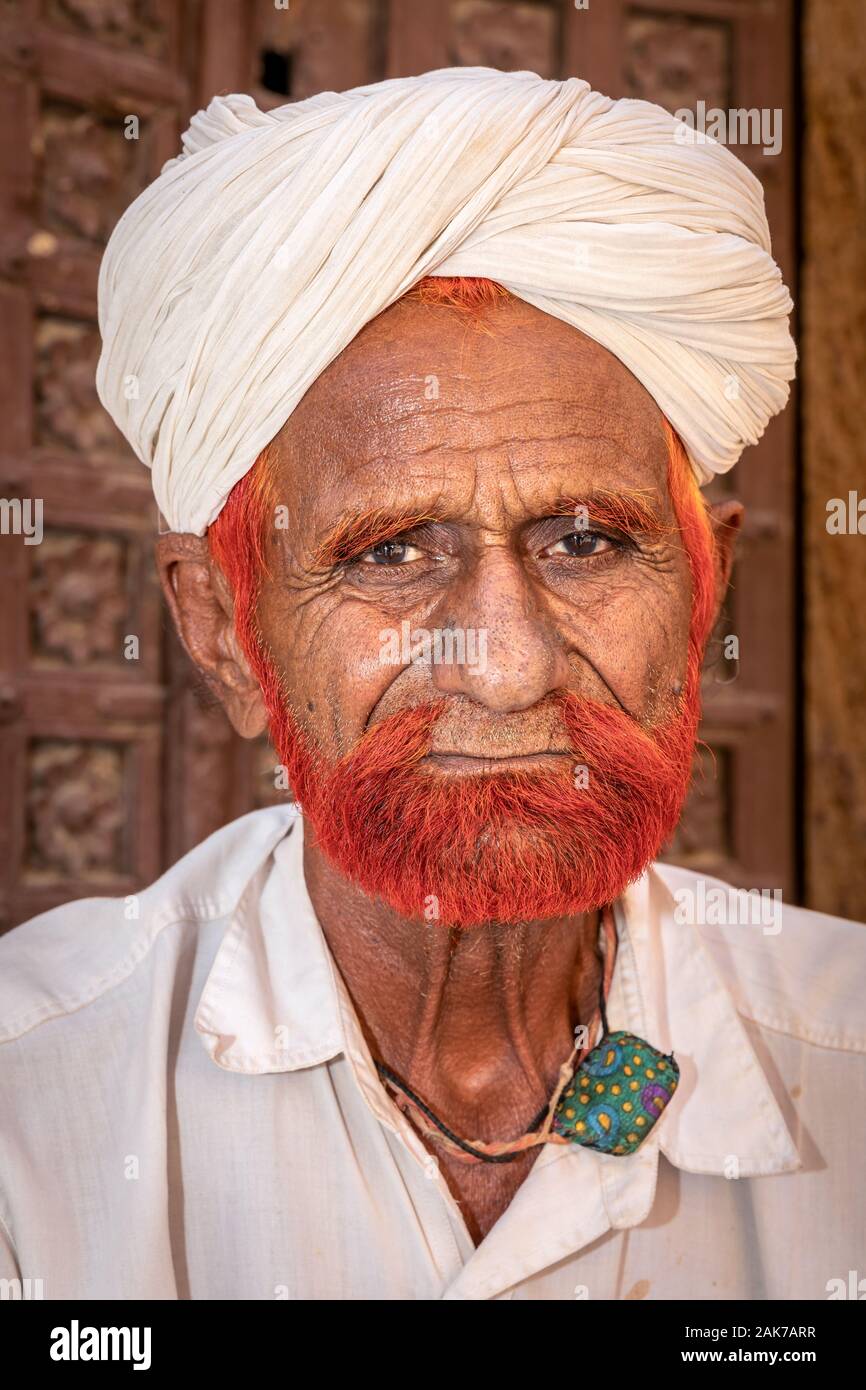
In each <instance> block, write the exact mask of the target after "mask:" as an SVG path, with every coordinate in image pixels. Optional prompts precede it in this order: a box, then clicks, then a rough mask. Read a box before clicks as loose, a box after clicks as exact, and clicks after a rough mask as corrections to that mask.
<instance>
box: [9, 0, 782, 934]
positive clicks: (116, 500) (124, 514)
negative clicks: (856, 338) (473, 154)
mask: <svg viewBox="0 0 866 1390" xmlns="http://www.w3.org/2000/svg"><path fill="white" fill-rule="evenodd" d="M0 25H2V29H0V36H2V40H3V43H2V51H3V59H2V62H3V70H2V82H0V90H2V100H3V103H4V107H3V116H4V118H5V119H4V120H3V124H2V132H0V142H2V143H0V150H2V153H0V160H2V174H3V177H2V187H0V197H2V208H0V296H2V308H3V313H2V319H0V341H2V345H3V346H2V352H3V359H2V372H0V390H2V391H3V392H4V393H5V394H4V402H3V405H4V409H3V420H4V424H5V427H6V428H5V437H4V440H3V443H2V449H0V501H5V502H6V503H9V504H11V503H13V502H14V500H15V498H18V499H19V501H20V503H24V502H26V501H27V500H28V499H29V500H30V501H31V502H32V501H34V500H36V499H42V500H43V503H44V536H43V539H42V542H41V544H38V545H36V544H29V543H26V538H25V537H24V536H23V535H20V534H19V535H16V534H9V535H2V536H0V565H2V570H0V579H2V581H3V589H2V594H3V603H2V608H0V789H2V795H3V798H4V802H3V810H2V814H0V859H2V881H0V918H2V922H3V923H4V924H5V925H9V924H10V923H13V922H16V921H19V920H21V919H22V918H24V917H27V916H30V915H31V914H32V913H34V912H36V911H39V910H41V909H42V908H44V907H47V906H50V905H52V904H54V903H57V902H62V901H65V900H67V899H69V898H72V897H76V896H82V895H85V894H86V895H91V894H98V893H112V894H125V893H132V892H134V890H135V889H136V888H138V887H140V886H142V885H143V884H145V883H147V882H148V881H149V880H150V879H152V878H153V877H154V875H155V874H156V873H157V872H159V871H160V869H161V868H163V867H164V866H166V865H167V864H169V863H171V862H173V861H174V860H175V859H176V858H178V856H179V855H180V854H182V853H184V852H185V850H187V849H188V848H190V847H191V846H192V845H193V844H195V843H197V842H198V841H199V840H200V839H202V838H203V837H204V836H205V835H206V834H208V833H209V832H210V831H212V830H214V829H216V828H217V827H218V826H219V825H221V824H223V823H224V822H225V821H226V820H229V819H231V818H232V817H233V816H236V815H239V814H241V813H242V812H244V811H246V810H249V809H252V807H254V806H256V805H262V804H265V803H266V802H268V801H270V800H272V799H274V798H275V797H276V796H277V793H276V792H275V790H274V779H273V763H274V758H273V754H272V753H271V751H270V750H269V748H268V746H267V744H266V743H265V742H264V741H260V742H258V743H256V744H253V745H250V744H247V743H244V742H243V741H242V740H240V739H237V738H236V737H235V736H234V734H233V733H232V732H231V730H230V728H229V726H228V724H227V722H226V720H225V719H224V717H223V716H222V714H221V713H220V711H219V710H217V709H214V708H213V706H212V704H210V703H209V702H208V700H207V698H206V696H205V695H204V693H203V691H202V689H201V686H200V683H197V681H196V679H195V676H194V674H193V672H192V671H191V669H190V666H189V663H188V661H187V660H186V658H185V657H184V656H183V654H182V652H181V651H180V649H179V647H178V645H177V642H176V640H175V639H174V638H173V636H172V634H171V633H170V632H169V631H168V627H167V623H166V620H165V618H164V616H163V614H162V609H161V606H160V600H159V597H158V595H157V591H156V583H155V577H154V569H153V563H152V558H151V551H152V538H153V534H154V532H155V529H156V515H155V511H154V507H153V503H152V499H151V494H150V488H149V479H148V476H147V474H146V472H145V470H144V469H142V468H141V465H140V464H138V463H137V462H136V461H135V460H134V459H132V458H131V456H130V453H129V450H128V449H127V448H126V446H125V445H124V443H123V441H122V439H120V437H119V436H118V434H117V432H116V431H115V430H114V428H113V426H112V425H111V422H110V421H109V420H108V419H107V417H106V416H105V415H104V413H103V412H102V411H101V410H100V408H99V405H98V402H97V400H96V395H95V390H94V387H93V371H94V367H95V363H96V358H97V355H98V335H97V332H96V325H95V287H96V273H97V267H98V263H99V255H100V251H101V247H102V245H103V244H104V241H105V238H106V236H107V234H108V232H109V231H110V229H111V226H112V225H113V223H114V221H115V220H116V217H117V215H118V214H119V212H120V211H121V210H122V208H123V207H124V206H125V205H126V203H127V202H128V201H129V200H130V199H131V198H132V196H133V195H134V194H135V193H136V192H137V191H138V189H140V188H141V187H143V186H144V185H145V184H146V183H147V182H148V181H149V180H150V179H151V178H152V177H153V176H154V175H155V173H156V172H157V171H158V169H159V167H160V165H161V164H162V162H163V160H164V159H166V158H168V157H169V156H170V155H171V154H173V153H175V152H176V148H177V139H178V135H179V131H180V130H181V129H182V128H183V125H184V124H185V123H186V121H187V120H188V118H189V115H190V114H191V112H192V111H194V110H195V109H196V108H197V107H199V106H201V105H203V104H205V103H206V102H207V101H208V100H209V99H210V97H211V96H212V95H213V94H214V93H216V92H226V91H249V92H251V93H252V94H253V95H254V96H255V97H256V99H257V101H258V102H259V103H260V104H261V105H265V106H266V105H275V104H279V103H281V102H284V101H286V100H288V99H293V98H294V99H297V98H300V97H303V96H308V95H310V94H312V93H313V92H316V91H321V90H323V89H328V88H330V89H337V90H339V89H340V88H345V87H348V86H352V85H357V84H359V83H363V82H368V81H375V80H377V79H379V78H382V77H386V76H401V75H407V74H411V73H417V72H423V71H425V70H427V69H430V68H435V67H442V66H447V65H452V64H487V65H492V66H496V67H501V68H505V69H514V68H530V69H533V70H534V71H536V72H539V73H541V74H542V75H543V76H548V77H562V76H569V75H579V76H581V77H585V78H587V79H588V80H589V81H590V82H591V83H592V85H593V86H594V87H596V88H598V89H599V90H601V91H604V92H607V93H609V94H610V95H611V96H622V95H633V96H642V97H647V98H648V99H650V100H653V101H659V102H661V103H662V104H663V105H665V106H667V107H668V108H669V109H672V110H677V109H680V108H689V109H691V110H694V109H695V106H696V102H697V101H698V100H701V99H702V100H703V101H704V102H705V103H706V105H707V107H708V108H709V107H717V108H720V109H722V110H728V109H729V108H732V107H756V108H767V107H769V108H781V109H782V110H783V113H784V119H785V121H786V122H787V127H786V137H790V133H791V132H792V130H793V126H794V124H795V122H794V113H793V110H792V106H791V101H792V80H793V79H792V73H793V60H792V45H793V38H794V33H793V17H792V0H762V3H761V4H760V5H754V4H751V3H750V2H749V0H662V3H648V2H647V0H630V2H629V3H627V2H626V0H591V3H590V4H589V6H588V8H581V7H580V6H578V5H575V4H574V3H572V0H549V2H548V3H545V2H544V0H531V2H530V0H450V2H449V0H425V3H423V4H421V3H419V2H418V0H367V2H366V3H359V0H291V3H290V4H289V5H288V6H287V7H286V6H283V5H281V4H278V3H274V2H273V0H207V3H195V2H194V0H190V3H186V4H184V3H179V2H178V3H172V0H120V3H118V0H87V3H85V0H42V3H41V4H37V3H36V0H30V2H29V3H28V0H20V3H17V4H16V3H14V2H13V3H6V4H5V5H4V7H3V10H2V19H0ZM130 116H133V117H136V118H137V124H136V125H134V126H133V127H132V128H131V127H130V123H129V121H128V119H127V118H128V117H130ZM737 153H738V154H739V155H740V156H741V157H743V158H745V159H746V161H747V163H749V165H750V166H751V167H752V168H753V169H754V170H755V172H756V173H757V174H758V175H759V177H760V178H761V179H762V181H763V183H764V187H765V190H766V196H767V208H768V214H769V218H770V225H771V229H772V233H773V242H774V250H775V253H776V256H777V259H778V260H779V262H780V264H781V266H782V269H783V273H784V275H785V278H786V281H787V283H788V284H789V285H790V286H791V287H792V289H794V290H795V286H794V283H793V277H794V250H793V213H792V204H793V189H794V153H795V152H794V150H793V147H792V144H791V139H790V138H786V139H785V140H784V141H783V145H782V150H781V152H780V153H779V154H777V155H774V156H766V155H763V154H762V153H761V152H760V149H759V148H756V147H754V146H743V147H740V148H738V149H737ZM731 485H732V486H733V488H734V489H735V491H736V494H737V495H738V496H740V497H742V499H743V500H744V501H745V502H746V504H747V507H748V511H749V521H748V523H747V527H746V535H745V544H744V546H743V549H742V554H741V557H740V559H739V561H738V564H737V568H736V574H735V582H734V588H733V594H732V598H731V602H730V604H729V607H728V611H727V613H726V614H725V616H724V619H723V621H722V624H721V625H720V628H719V637H718V640H717V645H716V650H715V655H716V657H717V659H716V660H715V661H714V662H713V661H711V663H710V666H709V669H708V672H707V677H706V683H705V684H706V718H705V721H704V729H703V733H704V738H705V739H706V742H707V744H708V745H709V750H711V752H710V751H706V752H704V753H703V754H702V755H701V757H700V758H699V763H700V764H701V765H702V766H703V768H704V769H705V771H704V775H703V776H702V777H699V780H698V783H697V785H696V788H695V793H694V794H693V796H692V798H691V800H690V803H689V807H688V809H687V812H686V815H685V817H684V819H683V823H682V826H681V828H680V831H679V834H678V837H677V840H676V843H675V844H674V845H673V846H672V849H671V855H670V857H672V858H674V859H677V860H679V861H680V862H688V863H691V864H693V865H694V866H696V867H699V868H702V869H704V870H706V871H708V872H710V873H716V874H719V875H720V876H722V877H728V878H730V879H731V880H732V881H734V882H737V883H742V884H744V885H745V886H749V887H778V888H781V889H782V890H783V892H784V893H785V894H786V895H787V896H791V895H793V894H794V893H795V892H796V890H797V888H798V886H799V885H798V884H797V882H796V876H795V873H794V858H795V848H796V840H795V831H794V826H795V824H796V821H795V815H796V811H797V806H796V802H795V791H796V788H795V784H794V765H795V764H794V751H795V749H794V739H795V726H794V710H795V675H794V624H793V607H794V567H793V554H794V522H793V516H794V507H793V495H794V449H793V412H792V411H791V410H789V411H788V412H786V414H784V415H783V416H782V417H780V418H778V419H777V420H775V421H774V422H773V423H772V425H771V426H770V428H769V430H768V432H767V435H766V437H765V439H764V440H763V441H762V442H761V444H760V445H759V446H758V447H757V448H756V449H753V450H751V451H749V453H748V454H747V456H746V458H745V460H744V462H743V464H742V466H740V467H739V468H737V469H736V470H735V473H734V478H733V480H732V483H731ZM725 486H726V485H725V483H724V482H722V483H720V484H719V485H717V487H716V491H717V492H720V493H722V494H724V491H725ZM5 514H6V515H8V516H9V517H11V518H12V519H14V517H13V513H12V512H11V511H10V510H9V509H8V508H7V512H6V513H5ZM22 515H23V512H22ZM5 529H9V528H8V527H6V528H5ZM13 595H14V598H13V597H12V596H13ZM727 635H734V636H736V637H737V639H738V644H739V662H738V663H733V662H731V661H729V660H727V659H725V658H724V656H723V654H722V653H723V651H724V644H723V640H722V639H724V637H726V636H727ZM130 638H132V639H135V641H133V642H130V641H129V639H130ZM713 761H714V763H715V770H713V768H712V766H711V764H712V762H713Z"/></svg>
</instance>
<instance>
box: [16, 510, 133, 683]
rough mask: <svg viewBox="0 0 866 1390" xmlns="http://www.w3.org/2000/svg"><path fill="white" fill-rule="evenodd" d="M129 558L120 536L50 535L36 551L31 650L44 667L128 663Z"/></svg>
mask: <svg viewBox="0 0 866 1390" xmlns="http://www.w3.org/2000/svg"><path fill="white" fill-rule="evenodd" d="M127 610H128V600H127V554H126V547H125V544H124V542H123V541H122V540H120V539H118V538H117V537H115V536H94V535H90V534H88V533H77V532H61V531H49V532H46V534H45V536H44V537H43V539H42V544H41V545H37V546H33V558H32V560H31V572H30V632H31V645H32V648H33V652H34V655H35V656H36V658H37V660H41V661H42V663H43V664H44V662H45V661H48V662H50V663H52V664H55V665H56V664H69V665H72V666H83V665H86V664H88V663H91V662H94V661H103V662H104V661H112V662H120V661H122V659H123V650H122V642H123V636H124V627H123V619H124V617H125V616H126V614H127Z"/></svg>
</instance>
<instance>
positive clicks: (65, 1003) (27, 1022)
mask: <svg viewBox="0 0 866 1390" xmlns="http://www.w3.org/2000/svg"><path fill="white" fill-rule="evenodd" d="M117 901H120V900H119V899H118V900H117ZM194 901H195V900H194ZM197 901H198V906H199V907H201V906H203V904H204V901H205V900H197ZM233 905H234V904H233ZM191 907H192V903H183V904H174V903H173V904H171V905H170V906H166V907H164V908H163V909H162V912H158V913H157V915H156V920H155V921H154V922H152V923H151V925H150V928H149V931H148V933H147V935H146V936H144V937H142V936H138V937H136V939H135V941H134V942H133V944H132V946H131V947H130V949H129V951H128V952H127V954H126V955H125V956H124V957H123V959H122V960H120V961H119V962H118V963H117V965H116V966H115V967H114V969H113V970H112V971H111V972H110V973H109V974H108V975H106V976H104V977H102V978H101V979H99V980H98V981H97V982H96V983H95V984H93V983H90V982H89V983H88V985H87V986H86V987H85V988H84V989H83V990H82V991H81V994H80V995H79V996H78V997H76V998H74V999H58V998H55V999H51V1000H49V1001H48V1002H47V1003H42V1004H41V1005H39V1006H38V1007H37V1008H34V1009H31V1010H29V1011H28V1012H26V1013H24V1014H19V1015H17V1016H16V1017H14V1018H12V1019H10V1020H9V1022H8V1023H6V1024H3V1025H0V1046H2V1045H3V1043H7V1042H15V1041H16V1039H18V1038H20V1037H22V1036H23V1034H25V1033H30V1032H32V1031H33V1029H34V1028H38V1027H39V1026H40V1025H41V1024H43V1023H50V1022H51V1021H52V1020H53V1019H55V1018H67V1017H68V1016H69V1015H70V1014H74V1013H77V1012H78V1011H79V1010H80V1009H85V1008H87V1007H88V1006H89V1005H90V1004H94V1003H96V1001H97V1000H98V999H101V998H102V996H103V995H104V994H107V993H108V992H109V991H110V990H112V989H114V988H116V986H117V985H119V984H122V983H123V981H124V980H126V979H128V978H129V976H130V975H131V974H132V973H133V971H134V970H135V968H136V967H137V966H138V965H140V964H141V962H142V961H143V960H145V959H146V957H147V956H148V955H149V954H150V951H151V949H152V947H153V945H154V943H155V942H156V940H157V939H158V937H159V936H160V935H161V934H162V932H164V931H165V930H166V929H167V928H169V927H174V926H178V925H181V924H182V925H184V926H201V925H203V924H204V923H207V922H218V921H219V920H220V918H221V917H224V916H226V914H227V912H229V911H231V907H226V905H225V903H224V902H221V903H213V901H211V902H210V907H211V911H210V912H208V913H207V914H205V913H202V912H200V911H199V912H196V911H190V910H189V909H190V908H191ZM184 908H186V909H187V910H186V911H184V910H182V909H184ZM220 909H222V910H220ZM161 919H162V920H161Z"/></svg>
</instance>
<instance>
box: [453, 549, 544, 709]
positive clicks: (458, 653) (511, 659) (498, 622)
mask: <svg viewBox="0 0 866 1390" xmlns="http://www.w3.org/2000/svg"><path fill="white" fill-rule="evenodd" d="M439 612H440V613H441V614H443V615H445V614H446V613H447V617H445V616H443V619H442V620H443V623H444V628H445V630H444V632H443V634H442V637H443V640H442V642H441V647H440V650H439V651H438V652H435V648H434V652H435V654H434V658H433V664H432V675H433V685H434V688H435V689H436V691H437V692H438V693H440V694H442V695H456V694H459V695H466V696H468V698H469V699H472V700H476V701H477V702H478V704H480V705H484V706H486V708H487V709H490V710H494V711H496V712H497V713H501V714H504V713H507V712H508V711H510V710H522V709H529V708H530V707H531V706H532V705H535V704H537V703H538V701H539V700H542V699H543V698H544V697H545V696H546V695H549V694H550V693H551V691H554V690H557V689H561V688H562V687H564V686H566V685H567V683H568V678H569V667H568V661H567V658H566V651H565V647H564V644H563V642H562V640H561V638H560V637H559V635H558V633H557V631H556V626H555V623H554V621H553V616H552V614H551V613H550V612H549V610H548V609H547V606H546V604H545V602H544V596H543V594H541V593H539V592H538V590H537V588H536V586H535V585H534V584H533V583H532V580H531V578H530V576H529V575H528V574H527V573H526V571H525V569H524V567H523V565H522V564H521V561H520V559H519V557H518V556H516V555H514V554H512V553H511V552H510V551H508V550H506V549H505V548H504V547H503V548H500V547H496V548H491V549H489V550H488V551H486V552H485V553H484V554H483V555H482V556H481V557H480V558H479V559H478V560H476V561H475V563H474V565H473V566H472V569H471V570H470V571H465V572H464V573H463V574H462V575H461V577H460V578H459V580H457V581H456V582H455V584H454V586H453V587H452V588H451V589H449V592H448V595H447V596H446V598H445V599H444V601H443V603H442V604H441V605H440V608H439ZM449 629H450V630H451V632H450V635H449ZM437 657H438V658H439V659H437Z"/></svg>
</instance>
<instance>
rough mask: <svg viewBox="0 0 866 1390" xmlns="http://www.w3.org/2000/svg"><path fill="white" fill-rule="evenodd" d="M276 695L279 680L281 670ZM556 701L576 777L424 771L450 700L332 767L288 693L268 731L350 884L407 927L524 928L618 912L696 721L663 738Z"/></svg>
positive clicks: (668, 800)
mask: <svg viewBox="0 0 866 1390" xmlns="http://www.w3.org/2000/svg"><path fill="white" fill-rule="evenodd" d="M268 684H269V686H270V689H271V691H272V692H276V691H277V690H278V682H277V681H276V678H275V673H274V672H273V668H271V679H270V681H269V682H268ZM552 698H554V699H555V700H556V701H557V702H558V704H559V707H560V713H561V717H562V720H563V723H564V725H565V727H566V729H567V730H568V733H569V739H570V742H571V745H572V747H573V749H574V761H575V764H576V765H577V766H580V767H585V768H586V769H587V773H588V777H587V778H586V779H585V780H586V782H587V785H585V786H581V785H578V786H575V783H574V777H573V774H572V773H571V772H568V771H561V770H560V771H557V772H551V773H541V774H524V773H519V772H513V773H512V772H497V773H492V774H490V775H476V774H470V775H468V776H465V777H461V778H459V779H454V780H452V779H450V778H449V779H445V778H441V777H439V776H435V775H430V774H429V773H426V772H424V771H423V770H422V769H421V767H420V763H421V759H422V758H423V757H424V756H425V754H426V753H428V752H429V749H430V742H431V733H432V729H433V726H434V724H435V722H436V720H437V718H438V717H439V716H440V714H441V713H442V711H443V702H441V701H440V702H437V703H436V704H433V705H424V706H417V707H415V708H413V709H407V710H401V711H400V712H399V713H397V714H395V715H392V716H391V717H390V718H388V719H385V720H383V721H382V723H381V724H378V725H376V726H374V727H373V728H372V729H371V730H369V731H368V732H367V733H366V734H365V735H364V736H363V738H362V739H361V740H360V741H359V743H358V744H357V745H356V747H355V748H353V749H352V751H351V752H350V753H349V754H347V755H346V756H345V757H343V758H341V759H339V760H338V761H336V762H331V763H328V762H327V761H326V760H325V759H324V758H323V757H322V755H321V754H320V753H319V752H318V750H316V749H315V748H314V747H313V745H312V743H311V741H310V740H309V739H308V737H307V736H306V735H305V734H304V733H303V731H302V730H300V729H299V728H298V726H297V724H296V722H295V719H294V716H293V715H292V713H291V711H290V710H289V708H288V705H287V704H286V702H285V700H284V699H283V698H282V697H281V696H279V695H278V696H277V698H276V699H275V700H274V701H273V704H272V703H271V701H270V700H269V702H268V703H269V714H270V731H271V738H272V739H273V742H274V746H275V747H276V749H277V751H278V753H279V756H280V759H281V761H282V762H283V763H284V764H285V766H286V768H287V771H288V776H289V781H290V783H291V785H292V787H293V788H294V791H295V795H296V797H297V799H298V801H299V802H300V804H301V807H302V809H303V812H304V817H305V819H306V820H307V822H308V824H309V825H310V826H311V828H312V830H313V832H314V836H315V841H316V843H317V844H318V845H319V847H320V848H321V850H322V851H323V853H324V854H325V855H326V857H327V858H328V859H329V860H330V861H331V863H332V864H333V865H334V866H335V867H336V868H337V869H339V871H340V873H342V874H343V875H344V876H345V877H346V878H347V879H349V880H351V881H352V882H353V883H356V884H357V885H358V886H359V887H360V888H361V889H363V891H364V892H365V893H367V894H369V895H370V896H371V897H375V898H381V899H382V900H383V901H384V902H386V903H388V904H389V906H391V907H393V908H394V909H395V910H396V911H397V912H399V913H400V914H401V915H402V916H405V917H421V916H424V917H426V918H427V920H429V921H433V922H439V923H440V924H442V925H444V926H458V927H472V926H478V925H480V924H481V923H484V922H518V921H530V920H535V919H545V918H550V917H559V916H568V915H571V914H576V913H582V912H586V911H588V910H589V909H591V908H595V907H598V906H600V905H601V904H603V903H608V902H612V901H613V899H615V898H616V897H618V896H619V894H620V893H621V892H622V891H623V889H624V888H625V887H626V885H627V884H628V883H631V882H633V881H634V880H635V879H636V878H638V877H639V875H640V874H641V873H642V872H643V870H644V869H645V868H646V866H647V864H648V863H649V862H650V861H651V860H652V859H653V858H654V857H655V855H656V854H657V853H658V851H659V848H660V847H661V845H662V844H663V843H664V841H665V840H666V839H667V837H668V835H669V834H670V833H671V831H672V830H673V828H674V826H675V825H676V823H677V821H678V819H679V815H680V811H681V809H682V804H683V800H684V798H685V794H686V790H687V787H688V782H689V775H690V770H691V762H692V750H693V748H694V741H695V734H696V730H697V723H698V714H699V710H698V701H697V699H696V698H695V692H694V691H692V692H690V693H689V694H688V695H687V697H686V699H685V700H684V702H683V705H682V708H681V710H680V711H679V712H678V713H677V715H676V717H675V718H674V719H673V720H672V721H670V722H669V723H668V724H667V726H666V727H665V728H664V729H663V730H660V731H656V732H655V733H654V735H653V736H650V735H649V734H647V733H645V732H644V731H643V730H642V729H641V728H640V727H639V726H638V725H637V724H636V723H635V721H634V720H633V719H631V718H630V717H629V716H628V715H627V714H624V713H623V712H622V711H621V710H619V709H616V708H615V707H612V706H610V705H605V704H602V703H600V702H598V701H595V700H586V699H580V698H578V697H577V696H575V695H572V694H569V693H566V692H563V693H561V694H559V693H557V695H555V696H554V697H552Z"/></svg>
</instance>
